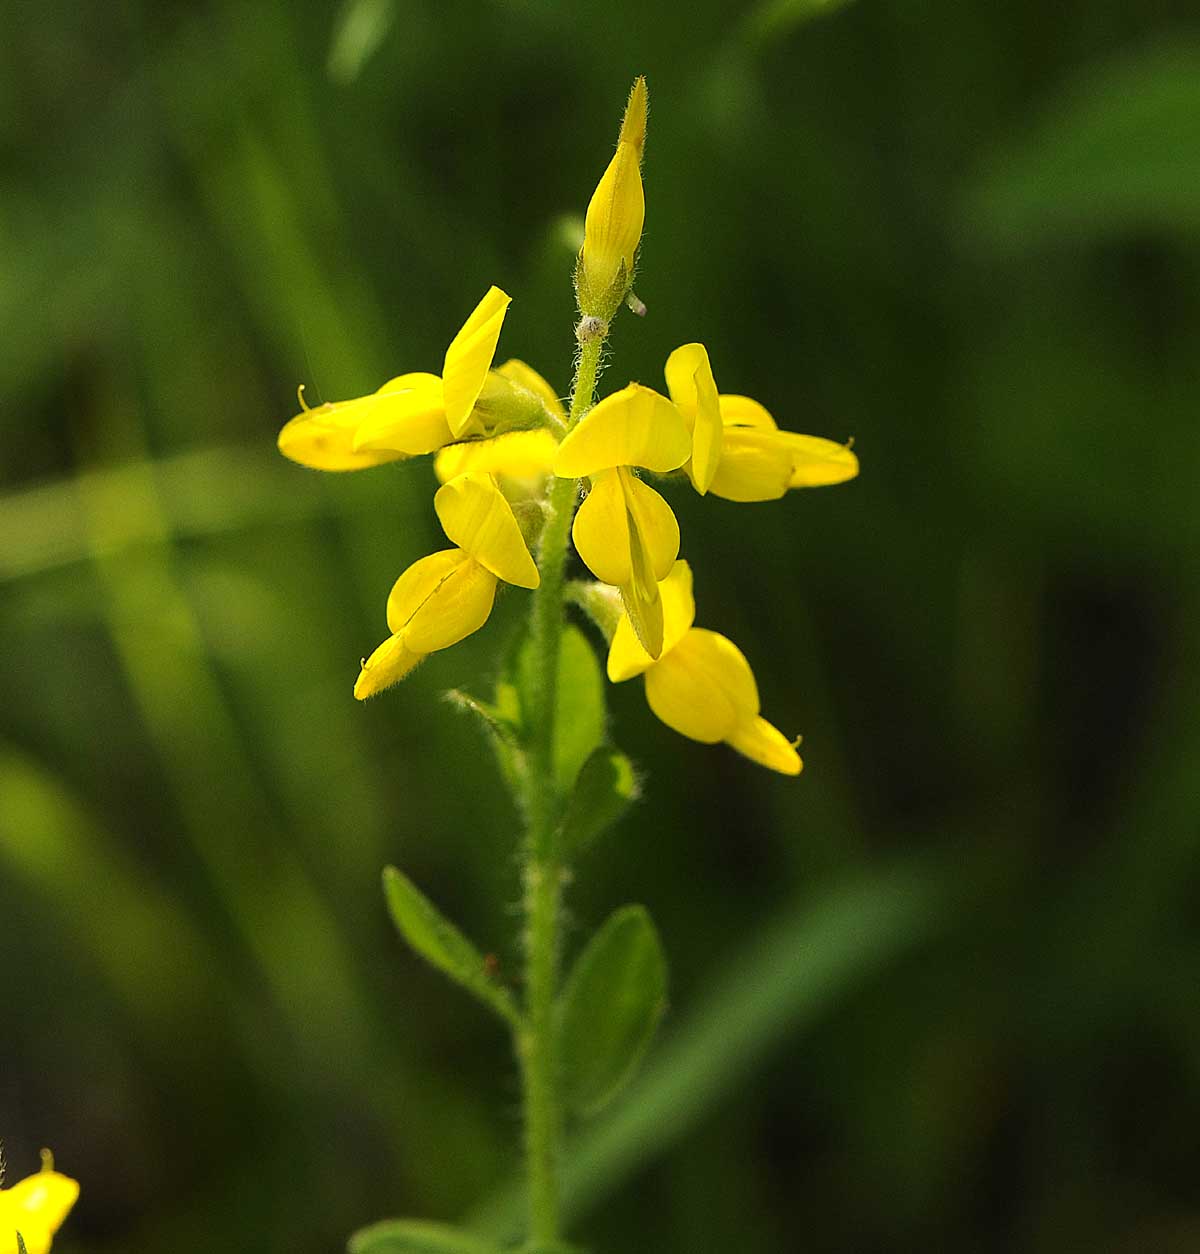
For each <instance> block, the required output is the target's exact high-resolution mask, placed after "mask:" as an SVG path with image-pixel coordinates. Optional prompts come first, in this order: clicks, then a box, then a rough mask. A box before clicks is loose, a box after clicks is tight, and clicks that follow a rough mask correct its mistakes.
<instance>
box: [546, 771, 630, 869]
mask: <svg viewBox="0 0 1200 1254" xmlns="http://www.w3.org/2000/svg"><path fill="white" fill-rule="evenodd" d="M637 795H638V783H637V776H636V775H635V774H634V770H633V763H632V762H631V761H630V760H629V759H628V758H627V757H626V756H625V754H623V753H622V752H621V751H620V750H619V749H612V748H609V747H608V746H602V747H601V748H599V749H597V750H596V751H595V752H594V753H593V754H592V755H591V757H589V758H588V760H587V761H586V762H584V764H583V766H582V767H580V770H579V774H578V775H577V776H576V778H575V787H574V788H573V789H572V790H571V798H570V800H569V801H568V802H567V812H566V814H565V815H564V817H563V824H562V835H561V837H560V848H561V851H562V856H563V857H564V858H567V859H569V858H572V857H574V856H575V855H576V854H578V853H580V852H582V850H583V849H585V848H586V847H587V846H588V845H589V844H591V842H592V841H593V840H595V839H596V837H597V836H599V835H600V833H601V832H603V831H604V829H605V828H607V827H611V826H612V825H613V824H614V823H615V822H617V820H618V819H619V818H620V817H621V816H622V815H623V814H624V813H625V811H626V810H627V809H628V808H629V806H630V805H631V804H632V803H633V802H634V801H635V800H636V799H637Z"/></svg>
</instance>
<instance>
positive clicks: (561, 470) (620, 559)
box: [554, 383, 692, 657]
mask: <svg viewBox="0 0 1200 1254" xmlns="http://www.w3.org/2000/svg"><path fill="white" fill-rule="evenodd" d="M691 446H692V440H691V436H690V435H689V434H688V430H687V427H686V426H685V425H684V421H683V419H682V417H680V414H679V411H678V410H677V409H676V408H675V406H674V405H672V404H671V402H670V401H668V400H667V399H666V397H665V396H660V395H659V394H658V393H657V392H655V391H652V390H651V389H650V388H644V387H641V386H640V385H639V384H637V383H631V384H630V385H629V386H628V387H626V388H622V389H621V391H619V392H615V393H614V394H613V395H612V396H608V397H606V398H605V399H604V400H602V401H601V402H600V403H599V404H598V405H597V406H596V407H595V408H594V409H592V410H591V411H590V412H589V413H588V414H587V415H586V416H585V417H584V419H583V420H582V422H580V424H579V425H578V426H577V427H576V428H575V429H574V430H573V431H571V432H570V434H568V435H567V437H566V439H564V440H563V442H562V444H560V445H559V448H558V456H557V457H556V458H555V462H554V473H555V474H556V475H559V476H560V477H561V478H568V479H576V478H583V477H587V478H590V479H591V484H592V486H591V491H590V492H589V493H588V495H587V497H586V499H585V500H584V502H583V504H582V505H580V507H579V510H578V512H577V513H576V515H575V522H574V524H573V527H572V531H571V535H572V538H573V539H574V541H575V549H576V551H577V552H578V553H579V556H580V557H581V558H582V559H583V561H584V563H585V564H586V565H587V567H588V569H589V570H590V571H591V572H592V574H594V575H595V576H596V578H597V579H600V580H602V581H603V582H604V583H611V584H615V585H616V586H617V587H619V588H620V589H621V598H622V600H623V601H624V603H625V610H626V613H627V614H628V615H629V619H630V621H631V622H632V624H633V628H634V630H635V631H636V632H637V636H638V639H639V640H641V642H642V644H643V645H644V646H645V648H646V651H647V652H648V653H649V654H650V655H651V657H658V655H659V654H660V653H661V651H662V647H663V613H662V604H661V601H660V598H659V592H658V582H659V580H661V579H665V578H666V577H667V575H668V574H669V573H670V570H671V566H672V563H673V562H674V561H675V558H676V557H677V556H678V555H679V524H678V523H677V522H676V521H675V515H674V514H673V513H672V512H671V507H670V506H669V505H668V504H667V503H666V501H664V500H663V498H662V497H661V496H660V495H659V494H658V493H657V492H656V491H655V490H654V489H653V488H652V487H650V486H649V485H648V484H645V483H643V482H642V481H641V480H640V479H638V478H637V477H636V476H635V475H634V474H633V472H632V470H631V469H630V467H631V466H641V467H644V468H645V469H646V470H652V471H655V472H656V473H658V474H665V473H666V472H668V471H671V470H676V469H678V468H679V467H680V466H682V465H683V463H684V462H685V461H686V460H687V458H688V455H689V454H690V453H691Z"/></svg>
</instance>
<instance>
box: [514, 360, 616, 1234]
mask: <svg viewBox="0 0 1200 1254" xmlns="http://www.w3.org/2000/svg"><path fill="white" fill-rule="evenodd" d="M603 347H604V337H603V335H597V336H596V337H595V338H593V339H590V340H588V341H587V342H586V343H584V344H583V346H582V348H581V349H580V354H579V362H578V364H577V366H576V370H575V382H574V386H573V387H572V389H571V412H570V417H569V422H568V427H573V426H575V424H576V423H577V422H578V421H579V420H580V418H582V417H583V415H584V414H585V413H587V411H588V410H589V409H590V408H591V405H592V400H593V397H594V396H595V391H596V376H597V373H598V372H599V368H600V354H601V351H602V349H603ZM575 499H576V484H575V481H574V480H572V479H555V480H553V482H552V486H551V488H550V494H549V499H548V503H547V515H546V521H545V526H544V528H543V530H542V540H541V546H540V548H539V551H538V573H539V574H540V575H541V584H540V586H539V587H538V589H537V591H536V592H535V593H534V599H533V609H532V611H531V619H530V631H531V636H532V648H533V654H534V658H535V665H534V680H533V682H534V689H533V692H532V693H531V694H530V705H531V707H532V708H531V710H530V719H529V726H530V730H529V733H528V735H529V744H528V748H529V772H528V780H529V783H528V795H527V796H526V799H525V800H526V813H527V816H528V824H529V826H528V835H527V839H526V845H525V859H524V861H525V867H524V887H525V1026H524V1028H523V1030H522V1031H521V1033H520V1035H519V1036H518V1041H517V1047H518V1053H519V1055H520V1059H521V1071H522V1080H523V1084H524V1098H525V1159H526V1172H527V1178H528V1187H529V1236H530V1239H531V1240H532V1241H534V1242H535V1243H550V1242H553V1241H555V1240H557V1239H558V1236H559V1182H558V1174H559V1142H560V1139H561V1129H562V1112H561V1109H560V1103H559V1098H558V1058H557V1050H556V1048H555V1033H554V1003H555V998H556V996H557V993H558V966H559V962H558V959H559V931H560V918H559V915H560V906H561V902H562V878H563V876H562V865H561V862H560V859H559V853H558V849H557V848H556V844H557V839H556V838H557V834H558V812H559V806H560V801H561V798H560V796H559V793H558V788H557V784H556V781H555V774H554V719H555V711H556V709H557V705H558V654H559V643H560V641H561V639H562V622H563V567H564V565H565V563H566V556H567V539H568V537H569V535H570V532H571V519H572V516H573V515H574V513H575Z"/></svg>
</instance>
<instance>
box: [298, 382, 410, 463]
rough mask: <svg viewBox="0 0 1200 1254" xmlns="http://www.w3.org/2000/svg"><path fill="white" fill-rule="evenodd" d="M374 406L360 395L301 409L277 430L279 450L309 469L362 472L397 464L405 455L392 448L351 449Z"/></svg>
mask: <svg viewBox="0 0 1200 1254" xmlns="http://www.w3.org/2000/svg"><path fill="white" fill-rule="evenodd" d="M375 404H376V398H375V397H374V396H360V397H357V398H356V399H355V400H352V401H333V402H329V403H327V404H324V405H321V406H319V407H318V408H316V409H308V410H305V412H304V413H302V414H297V415H296V416H295V418H293V419H292V420H291V422H289V423H287V424H286V425H285V426H284V428H283V430H282V431H280V433H279V438H278V445H279V451H280V452H281V453H282V454H283V455H284V457H286V458H288V459H289V460H291V461H294V462H298V463H299V464H300V465H301V466H308V467H310V468H312V469H313V470H365V469H366V468H367V467H369V466H382V465H383V464H384V463H385V462H394V461H397V460H398V459H400V458H401V457H404V456H406V454H404V453H402V452H400V451H399V450H394V449H389V450H379V451H371V452H367V451H362V452H360V451H358V450H356V449H355V447H354V436H355V433H356V432H357V430H358V428H359V426H360V424H361V423H362V422H363V421H364V420H365V419H367V418H369V417H370V415H371V413H372V412H373V410H374V406H375Z"/></svg>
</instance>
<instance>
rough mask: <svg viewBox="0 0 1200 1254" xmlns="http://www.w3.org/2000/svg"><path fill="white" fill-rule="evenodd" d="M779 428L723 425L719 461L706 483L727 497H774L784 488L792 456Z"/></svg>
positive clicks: (729, 498) (786, 484)
mask: <svg viewBox="0 0 1200 1254" xmlns="http://www.w3.org/2000/svg"><path fill="white" fill-rule="evenodd" d="M781 434H782V432H778V431H772V430H767V429H762V428H754V427H726V428H725V437H724V441H723V443H722V446H721V464H720V465H719V466H718V467H717V472H716V474H714V475H713V478H712V482H711V483H710V484H709V491H711V492H712V494H713V495H714V496H721V497H724V498H725V499H726V500H727V501H777V500H778V499H779V498H780V497H781V496H783V495H784V493H785V492H787V490H788V484H789V483H790V482H791V478H792V466H793V459H792V453H791V451H790V450H789V449H788V447H787V445H786V444H785V443H784V442H783V441H781V440H780V439H779V438H778V437H779V436H780V435H781Z"/></svg>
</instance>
